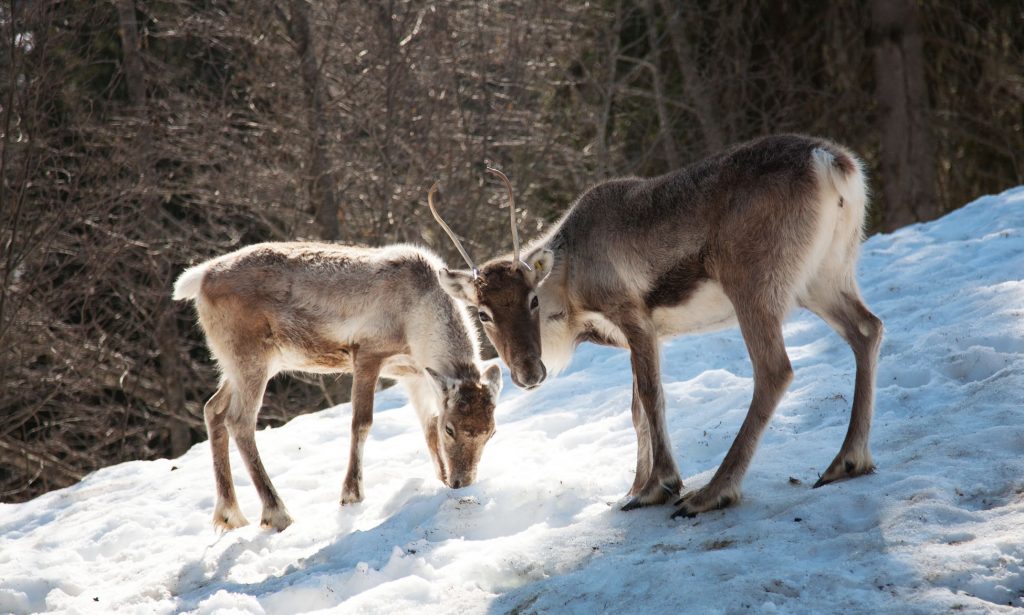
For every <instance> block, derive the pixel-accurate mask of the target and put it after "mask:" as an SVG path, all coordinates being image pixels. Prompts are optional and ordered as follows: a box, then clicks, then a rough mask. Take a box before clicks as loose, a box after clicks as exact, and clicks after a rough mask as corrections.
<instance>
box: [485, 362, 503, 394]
mask: <svg viewBox="0 0 1024 615" xmlns="http://www.w3.org/2000/svg"><path fill="white" fill-rule="evenodd" d="M483 383H484V384H486V385H487V388H488V389H490V390H491V398H492V399H493V400H494V402H495V403H497V402H498V394H499V393H501V384H502V382H501V368H500V367H498V364H497V363H494V364H492V365H491V366H490V367H488V368H487V369H485V370H484V377H483Z"/></svg>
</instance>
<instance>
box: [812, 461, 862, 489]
mask: <svg viewBox="0 0 1024 615" xmlns="http://www.w3.org/2000/svg"><path fill="white" fill-rule="evenodd" d="M874 473H875V464H874V463H873V462H872V461H871V453H867V452H865V453H862V454H860V455H844V454H843V453H841V452H840V453H839V455H838V456H836V458H835V459H834V460H833V461H832V463H831V464H830V465H829V466H828V469H827V470H825V473H824V474H822V475H821V476H820V477H819V478H818V481H817V482H816V483H814V487H813V488H814V489H817V488H818V487H821V486H822V485H827V484H829V483H834V482H835V481H837V480H845V479H847V478H855V477H857V476H863V475H864V474H874Z"/></svg>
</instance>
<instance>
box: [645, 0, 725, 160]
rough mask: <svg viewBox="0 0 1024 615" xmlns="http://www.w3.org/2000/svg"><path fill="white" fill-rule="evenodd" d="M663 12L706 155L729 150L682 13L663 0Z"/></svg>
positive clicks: (666, 0)
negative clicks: (687, 33) (687, 34)
mask: <svg viewBox="0 0 1024 615" xmlns="http://www.w3.org/2000/svg"><path fill="white" fill-rule="evenodd" d="M661 11H662V13H664V14H665V17H666V18H667V19H668V34H669V40H671V41H672V49H673V51H675V54H676V61H677V62H678V63H679V72H680V73H681V74H682V76H683V87H684V88H685V91H686V97H687V98H688V99H689V103H690V106H692V107H693V110H694V113H695V114H696V115H697V123H698V124H700V130H701V134H703V136H704V145H705V147H706V151H705V153H708V154H710V153H714V152H718V151H720V150H721V149H722V148H723V147H725V138H724V137H723V135H722V128H721V126H719V123H718V120H717V118H715V114H714V112H713V111H712V103H711V95H710V94H709V93H708V91H707V88H705V87H704V80H702V79H701V77H700V73H699V71H698V70H697V62H696V60H695V59H694V57H693V52H692V50H691V49H690V43H689V41H687V40H686V31H685V30H684V29H683V20H682V19H681V18H680V16H679V11H675V10H673V9H672V6H671V4H670V3H669V0H661Z"/></svg>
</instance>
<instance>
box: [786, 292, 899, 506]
mask: <svg viewBox="0 0 1024 615" xmlns="http://www.w3.org/2000/svg"><path fill="white" fill-rule="evenodd" d="M802 303H803V304H804V305H805V306H806V307H807V308H808V309H809V310H811V311H812V312H814V313H815V314H817V315H818V316H820V317H821V319H822V320H824V321H825V322H826V323H828V324H829V326H831V327H832V328H833V329H835V331H836V333H838V334H839V335H840V336H842V338H843V339H845V340H846V342H847V343H848V344H849V345H850V348H851V349H852V350H853V355H854V358H855V359H856V364H857V374H856V376H855V378H854V389H853V407H852V409H851V412H850V425H849V427H848V429H847V432H846V438H845V439H844V440H843V445H842V447H841V448H840V449H839V454H837V455H836V457H835V459H833V460H832V463H831V464H829V466H828V468H827V469H826V470H825V472H824V474H822V475H821V477H820V478H819V479H818V482H816V483H815V484H814V486H815V487H821V486H822V485H826V484H828V483H831V482H833V481H837V480H840V479H844V478H853V477H855V476H860V475H862V474H870V473H871V472H874V469H875V465H874V462H873V461H872V458H871V450H870V448H869V446H868V438H869V435H870V432H871V420H872V416H873V415H874V405H875V372H876V371H877V368H878V354H879V351H880V349H881V345H882V334H883V330H884V327H883V325H882V321H881V320H879V319H878V317H877V316H875V315H874V314H872V313H871V311H870V310H868V308H867V306H866V305H864V301H863V300H862V299H861V296H860V292H858V290H857V288H856V286H855V285H854V284H846V285H845V288H841V289H839V290H835V291H833V292H819V293H817V294H812V295H811V296H810V297H809V298H808V299H807V300H805V301H803V302H802Z"/></svg>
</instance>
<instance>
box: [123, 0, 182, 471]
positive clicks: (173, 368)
mask: <svg viewBox="0 0 1024 615" xmlns="http://www.w3.org/2000/svg"><path fill="white" fill-rule="evenodd" d="M116 5H117V19H118V26H119V33H120V36H121V48H122V58H121V69H122V70H123V71H124V79H125V85H126V86H127V88H128V99H129V100H130V101H131V105H132V107H133V109H134V112H135V116H136V119H137V121H138V130H137V132H136V133H135V142H134V144H133V146H132V149H133V150H134V151H135V152H136V154H137V155H136V157H135V159H134V161H135V165H134V166H135V171H136V172H137V173H138V175H139V183H138V190H139V213H140V217H141V221H140V223H142V224H153V223H155V221H156V220H158V219H159V216H158V215H157V213H158V212H157V208H159V207H160V203H159V201H158V198H157V196H156V188H157V186H156V165H155V160H154V158H155V157H154V155H153V134H152V126H151V124H150V117H149V108H148V101H147V98H146V73H145V69H144V68H143V65H142V44H141V40H140V39H139V28H138V25H137V23H136V18H135V2H134V0H116ZM172 280H173V273H169V274H168V275H167V276H165V277H163V279H162V283H163V287H164V288H170V285H171V281H172ZM153 310H154V312H155V313H157V314H160V316H159V318H160V322H159V324H158V325H157V327H158V328H159V330H160V336H159V337H160V340H161V343H160V369H161V371H162V373H163V376H164V377H163V383H162V386H161V387H160V388H161V389H162V396H161V397H162V402H163V404H164V407H165V408H167V414H168V415H169V416H170V417H174V416H176V415H178V414H179V413H180V414H181V415H184V414H185V413H186V412H187V410H186V409H185V396H184V392H183V390H182V387H181V381H180V374H182V373H183V372H184V370H183V369H182V368H181V350H180V347H179V343H178V331H177V329H176V327H175V326H174V324H175V323H174V321H173V317H172V316H171V315H172V314H173V313H174V306H173V304H172V302H171V298H170V296H165V297H164V298H163V299H162V300H160V301H158V302H157V305H155V306H154V308H153ZM166 426H167V430H168V431H169V432H170V438H169V440H170V445H169V447H168V450H167V451H165V452H166V453H167V454H168V456H169V457H171V458H174V457H178V456H180V455H182V454H184V453H185V452H187V451H188V449H189V447H190V446H191V445H192V431H191V429H190V427H189V425H188V423H187V422H186V421H185V420H184V419H183V418H182V419H175V418H169V419H167V420H166Z"/></svg>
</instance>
